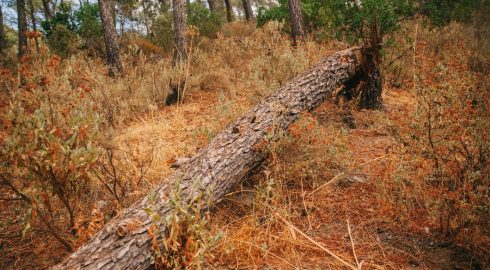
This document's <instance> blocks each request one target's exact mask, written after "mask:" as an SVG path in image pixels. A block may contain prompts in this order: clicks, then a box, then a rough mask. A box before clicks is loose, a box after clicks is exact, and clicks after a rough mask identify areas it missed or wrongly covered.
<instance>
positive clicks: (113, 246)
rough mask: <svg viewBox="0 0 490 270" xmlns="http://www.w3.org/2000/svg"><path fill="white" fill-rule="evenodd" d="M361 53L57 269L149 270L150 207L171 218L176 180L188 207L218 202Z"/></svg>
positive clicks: (314, 75) (246, 126) (290, 88)
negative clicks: (205, 197)
mask: <svg viewBox="0 0 490 270" xmlns="http://www.w3.org/2000/svg"><path fill="white" fill-rule="evenodd" d="M174 1H175V0H174ZM357 52H358V50H357V49H350V50H345V51H341V52H338V53H336V54H334V55H332V56H330V57H326V58H324V59H322V60H321V62H320V63H319V64H318V65H316V66H315V67H313V68H312V69H310V70H309V71H308V72H306V73H304V74H303V75H300V76H298V77H296V78H295V79H293V80H292V81H290V82H289V83H287V84H285V85H284V86H283V87H281V88H279V89H278V90H277V91H276V92H274V93H273V94H272V95H270V96H269V97H267V98H264V99H263V100H262V101H260V102H259V103H258V104H257V105H256V106H255V107H253V108H252V109H251V110H250V111H248V112H247V113H246V114H244V115H243V116H242V117H241V118H239V119H238V120H236V121H235V122H234V123H232V124H231V125H229V126H228V127H227V128H226V129H225V130H223V131H222V132H221V133H220V134H219V135H217V136H216V137H215V138H214V139H213V140H212V141H211V143H210V144H209V145H208V146H207V147H205V148H204V149H202V150H201V151H200V152H199V153H197V154H196V155H195V156H194V157H192V158H190V159H189V160H187V161H185V162H184V163H183V164H182V165H181V167H180V168H179V170H177V171H176V172H175V173H174V174H173V175H171V176H170V177H168V178H167V179H166V180H165V181H163V182H162V184H161V185H160V186H159V187H158V188H157V189H156V190H155V192H152V194H153V195H149V196H148V197H146V198H144V199H142V200H141V201H139V202H138V203H136V204H134V205H133V206H131V207H130V208H128V209H126V210H125V211H124V212H123V213H122V214H121V215H120V216H119V217H117V218H115V219H114V220H112V221H111V222H110V223H109V224H107V225H106V226H105V227H104V228H103V229H102V230H101V231H100V232H98V233H97V234H96V235H95V236H94V238H92V239H91V240H90V241H88V242H87V243H86V244H85V245H84V246H82V247H80V249H79V250H78V251H76V252H75V253H73V254H72V255H70V256H69V257H68V258H66V259H65V260H64V261H63V262H62V263H61V264H59V265H57V266H55V267H53V268H52V269H149V268H150V267H151V261H152V258H153V254H152V251H151V241H150V238H149V235H148V228H149V226H151V224H152V219H151V217H149V215H148V214H147V212H145V208H150V209H153V210H154V211H156V212H157V213H158V214H159V215H160V216H161V217H162V218H165V216H166V215H167V214H168V213H169V211H170V210H171V208H170V207H171V203H169V198H168V194H169V192H170V190H171V188H172V187H174V186H175V182H176V181H178V182H179V183H180V185H181V190H182V194H181V197H180V198H181V200H182V202H183V203H188V202H189V201H190V200H191V199H192V198H194V197H195V196H196V195H197V194H199V193H201V192H206V193H209V194H210V195H209V196H210V198H209V199H210V200H211V201H212V202H218V201H219V200H220V199H222V198H223V196H225V195H226V194H228V193H229V192H231V191H232V190H233V189H234V187H235V186H236V185H237V184H239V183H240V182H241V181H242V180H244V179H246V178H247V177H249V176H250V174H252V173H254V172H257V169H258V168H260V165H261V163H262V162H263V161H264V160H265V153H264V152H263V147H261V145H262V144H263V141H264V136H266V135H267V134H270V132H273V131H274V130H277V131H279V130H284V131H285V130H287V128H288V126H289V125H290V124H291V123H292V122H293V121H295V120H296V119H298V118H299V116H300V115H301V113H302V112H304V111H310V110H313V109H314V108H316V107H317V106H319V105H320V104H321V103H322V102H324V101H326V100H327V99H330V98H331V96H332V94H333V93H334V92H335V91H336V90H337V89H338V88H339V87H341V86H342V84H343V83H345V82H346V81H347V80H349V79H350V78H351V77H352V76H353V75H354V74H355V73H356V72H357V71H358V68H359V67H360V62H361V61H360V55H359V54H358V53H357ZM196 184H197V185H196ZM160 229H161V231H162V232H163V231H165V228H160Z"/></svg>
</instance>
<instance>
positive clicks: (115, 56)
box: [98, 0, 123, 76]
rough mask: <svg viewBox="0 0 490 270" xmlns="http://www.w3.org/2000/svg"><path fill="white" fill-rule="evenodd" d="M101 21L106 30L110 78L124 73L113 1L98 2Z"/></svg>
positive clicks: (101, 0)
mask: <svg viewBox="0 0 490 270" xmlns="http://www.w3.org/2000/svg"><path fill="white" fill-rule="evenodd" d="M98 1H99V9H100V19H101V21H102V29H103V30H104V41H105V48H106V58H107V65H109V76H114V75H115V74H117V73H121V72H122V69H123V67H122V63H121V59H120V58H119V44H118V43H117V35H116V27H115V26H114V9H115V3H114V1H112V0H98Z"/></svg>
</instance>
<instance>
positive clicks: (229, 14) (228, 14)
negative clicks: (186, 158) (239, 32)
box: [225, 0, 233, 22]
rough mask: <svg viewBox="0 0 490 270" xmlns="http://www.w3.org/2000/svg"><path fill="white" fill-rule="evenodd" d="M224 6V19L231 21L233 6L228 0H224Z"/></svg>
mask: <svg viewBox="0 0 490 270" xmlns="http://www.w3.org/2000/svg"><path fill="white" fill-rule="evenodd" d="M225 7H226V21H228V22H232V21H233V8H232V6H231V2H230V0H225Z"/></svg>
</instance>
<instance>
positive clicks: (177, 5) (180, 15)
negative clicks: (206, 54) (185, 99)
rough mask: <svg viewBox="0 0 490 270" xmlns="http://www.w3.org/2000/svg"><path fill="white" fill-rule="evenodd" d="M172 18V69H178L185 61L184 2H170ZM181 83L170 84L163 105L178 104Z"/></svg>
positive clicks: (178, 0)
mask: <svg viewBox="0 0 490 270" xmlns="http://www.w3.org/2000/svg"><path fill="white" fill-rule="evenodd" d="M172 5H173V15H174V16H173V17H174V35H175V41H174V42H175V48H174V56H173V65H174V67H179V66H181V65H182V64H183V63H185V62H186V61H187V58H188V55H187V39H186V37H185V31H186V28H187V22H186V13H185V11H186V9H185V3H184V0H172ZM182 89H183V82H181V81H178V82H175V81H174V82H170V93H169V94H168V95H167V98H166V100H165V104H167V105H171V104H174V103H176V102H180V100H179V99H180V98H182V93H181V91H182Z"/></svg>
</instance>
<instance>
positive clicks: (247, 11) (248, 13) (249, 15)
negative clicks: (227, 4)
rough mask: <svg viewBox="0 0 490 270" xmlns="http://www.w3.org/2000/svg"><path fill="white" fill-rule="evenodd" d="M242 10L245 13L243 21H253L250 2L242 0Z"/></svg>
mask: <svg viewBox="0 0 490 270" xmlns="http://www.w3.org/2000/svg"><path fill="white" fill-rule="evenodd" d="M242 3H243V10H244V11H245V19H247V21H251V20H253V19H254V13H253V11H252V5H251V4H250V0H242Z"/></svg>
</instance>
